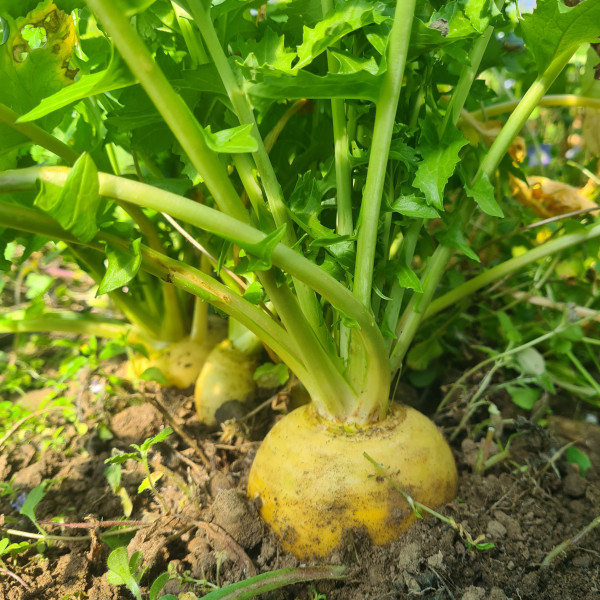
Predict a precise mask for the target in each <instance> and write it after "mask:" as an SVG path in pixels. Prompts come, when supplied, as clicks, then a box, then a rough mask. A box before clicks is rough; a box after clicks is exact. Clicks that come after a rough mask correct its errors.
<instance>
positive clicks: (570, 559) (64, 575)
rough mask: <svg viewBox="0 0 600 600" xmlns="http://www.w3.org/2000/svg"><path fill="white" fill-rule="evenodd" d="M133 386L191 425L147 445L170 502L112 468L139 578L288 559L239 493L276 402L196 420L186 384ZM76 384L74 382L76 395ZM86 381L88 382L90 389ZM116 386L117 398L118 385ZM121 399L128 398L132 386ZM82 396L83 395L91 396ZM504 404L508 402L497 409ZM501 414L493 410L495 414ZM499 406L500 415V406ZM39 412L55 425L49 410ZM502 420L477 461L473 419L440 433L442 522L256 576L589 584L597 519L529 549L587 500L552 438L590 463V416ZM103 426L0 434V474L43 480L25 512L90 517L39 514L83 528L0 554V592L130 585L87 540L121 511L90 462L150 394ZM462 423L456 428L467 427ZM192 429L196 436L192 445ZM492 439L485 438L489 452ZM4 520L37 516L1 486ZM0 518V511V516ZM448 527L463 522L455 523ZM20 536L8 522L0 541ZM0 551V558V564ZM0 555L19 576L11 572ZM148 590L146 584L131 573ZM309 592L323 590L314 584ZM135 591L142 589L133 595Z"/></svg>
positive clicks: (292, 590) (540, 587) (484, 599)
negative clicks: (327, 567) (501, 455)
mask: <svg viewBox="0 0 600 600" xmlns="http://www.w3.org/2000/svg"><path fill="white" fill-rule="evenodd" d="M146 391H147V395H146V398H147V399H148V398H150V399H151V398H158V399H159V400H160V401H162V403H163V405H166V406H170V407H171V408H170V410H169V411H168V413H169V420H170V421H171V424H173V423H174V424H175V425H176V426H178V427H179V428H180V430H182V431H183V432H184V434H187V436H190V437H189V438H188V442H186V441H185V440H184V439H182V437H180V435H176V434H173V435H172V436H171V438H170V440H169V442H167V443H162V444H160V445H159V446H155V451H153V453H152V468H153V469H154V470H159V471H162V472H163V476H162V478H161V479H160V481H159V482H158V483H157V486H158V488H159V489H160V491H161V493H162V496H163V498H164V502H165V503H166V505H167V507H168V510H169V513H168V514H165V512H164V510H162V509H161V506H160V505H159V503H158V502H157V501H156V499H154V498H153V497H152V496H151V495H150V494H149V492H147V491H146V492H143V493H141V494H137V486H138V485H139V483H140V482H141V481H142V479H143V477H144V474H143V472H142V470H141V468H140V465H139V464H137V463H133V462H131V461H130V462H129V463H126V464H125V465H124V472H123V480H122V483H123V485H124V487H125V488H126V489H127V491H128V493H129V495H130V497H131V499H132V500H133V512H132V514H131V517H130V520H132V521H136V522H137V521H139V522H143V524H144V527H139V524H135V523H134V524H133V527H137V532H136V533H135V535H134V536H133V538H132V539H131V541H130V542H129V546H128V549H129V553H130V554H131V553H132V552H133V551H134V550H140V551H142V552H143V556H144V561H145V563H146V564H147V565H149V570H148V572H147V575H146V576H145V577H144V579H143V580H142V585H146V586H147V584H148V581H151V580H152V579H153V578H154V577H155V576H157V575H158V574H159V573H161V572H163V571H165V570H166V569H167V566H168V565H169V564H170V565H171V569H172V570H174V571H176V572H177V573H179V574H180V575H182V576H183V575H184V574H185V575H186V577H187V579H188V581H187V582H186V581H185V577H182V578H181V579H180V581H176V580H172V581H171V582H169V584H168V585H167V588H166V589H165V590H163V592H162V593H167V592H170V593H174V594H177V593H179V592H181V591H186V590H191V591H193V592H194V593H196V594H197V595H198V596H201V595H202V593H203V592H205V591H206V590H207V588H202V587H201V586H199V585H198V584H197V583H194V582H193V581H189V579H190V578H192V579H196V580H207V581H209V582H213V583H218V584H219V585H224V584H227V583H230V582H234V581H238V580H241V579H244V578H246V577H248V576H250V575H253V574H256V573H263V572H266V571H271V570H273V569H278V568H282V567H288V566H298V561H296V560H295V559H294V558H293V557H292V556H290V555H289V554H287V553H286V552H284V551H283V550H282V549H281V547H280V545H279V544H278V542H277V540H276V539H274V537H273V536H272V535H271V534H270V532H269V531H268V529H267V527H265V526H264V525H263V523H262V522H261V521H260V519H259V517H258V514H257V510H256V507H255V506H253V505H252V504H251V503H249V502H248V501H247V500H246V498H245V494H244V489H245V483H246V478H247V474H248V469H249V466H250V464H251V461H252V458H253V455H254V453H255V452H256V448H257V447H258V444H259V442H258V441H247V439H244V437H242V436H240V435H236V434H239V433H240V432H241V431H242V430H243V431H244V432H245V433H246V438H247V437H248V436H255V437H258V436H259V435H261V434H264V431H265V430H266V428H267V427H268V426H269V425H270V424H272V422H273V419H274V418H276V416H277V414H278V413H277V412H274V411H273V410H271V408H270V407H269V406H268V405H267V406H266V407H265V408H263V409H262V410H261V411H260V412H259V413H258V416H257V417H255V418H254V419H255V420H254V421H251V420H249V421H247V422H245V423H243V424H242V425H239V424H238V425H235V426H233V425H231V426H228V427H227V428H226V431H225V432H224V433H223V432H221V434H216V433H214V432H213V433H211V432H207V431H205V430H202V428H201V427H200V425H198V423H197V422H196V421H195V418H194V416H193V412H192V401H191V399H190V397H189V395H186V394H176V393H174V392H171V391H168V392H160V391H157V390H154V389H153V388H151V385H148V388H147V390H146ZM83 396H85V394H84V395H83ZM90 396H91V394H90ZM125 400H126V401H127V399H125ZM133 401H135V399H134V400H133ZM90 403H91V400H90ZM78 408H79V409H81V413H82V414H81V416H82V417H84V418H85V416H86V411H89V414H92V413H94V411H96V412H95V414H98V412H99V411H98V410H97V406H92V405H90V406H86V405H85V401H82V404H81V406H80V407H78ZM507 410H510V409H507ZM463 414H464V406H462V412H461V405H460V404H456V405H455V406H454V407H452V409H451V410H449V411H447V413H446V414H445V416H444V420H443V423H440V425H444V426H445V428H446V432H447V433H449V432H451V431H452V428H453V427H455V426H456V424H457V423H458V422H459V421H460V419H461V418H462V416H463ZM503 416H505V415H503ZM511 416H513V415H511ZM48 418H49V423H50V424H54V426H59V425H65V423H64V422H61V421H60V418H59V417H58V416H56V415H53V414H51V415H50V416H49V417H48ZM514 422H515V423H516V424H517V425H513V426H511V427H512V428H511V427H506V428H505V431H504V432H503V433H502V435H501V437H500V440H499V441H500V442H501V443H503V444H505V443H506V440H507V439H508V436H509V435H510V434H512V433H515V431H516V429H515V428H518V430H519V431H520V432H521V435H519V436H517V437H516V438H514V439H513V441H512V445H511V453H510V457H509V458H508V459H506V460H503V461H500V462H499V463H498V464H497V465H495V466H494V467H493V468H491V469H489V470H488V471H487V472H486V473H485V474H483V475H478V474H474V472H473V471H474V468H473V467H474V462H475V460H476V457H477V452H478V450H479V449H482V448H483V447H484V445H485V441H484V440H479V439H478V437H477V435H476V434H475V433H474V432H473V431H467V432H465V433H464V436H463V439H462V440H461V439H460V436H457V439H456V441H454V442H453V450H454V452H455V456H456V460H457V464H458V467H459V472H460V486H459V492H458V499H456V500H455V501H453V502H452V503H450V504H448V505H446V506H443V507H441V508H440V512H441V513H443V514H444V515H446V516H448V517H453V518H454V520H455V521H456V523H457V524H458V525H459V526H458V527H457V528H456V529H453V528H451V527H450V526H448V525H447V524H445V523H442V522H440V521H439V520H437V519H435V518H433V517H427V518H425V519H424V520H421V521H417V523H416V524H415V525H414V526H413V527H412V528H411V529H410V530H409V531H408V532H407V533H406V534H405V535H404V536H403V537H402V539H400V540H398V541H397V542H396V543H394V544H392V545H391V546H388V547H382V548H380V547H372V546H371V545H370V544H369V540H368V539H365V536H364V535H362V534H361V532H360V531H358V532H356V531H355V532H349V534H348V536H347V539H346V540H345V542H344V544H343V545H342V547H341V548H339V549H338V550H337V551H336V552H334V553H333V555H332V556H330V557H329V560H327V561H325V563H326V564H338V565H339V564H344V565H347V566H348V571H347V578H346V579H345V580H344V581H326V582H323V581H322V582H315V583H313V584H311V585H308V584H297V585H295V586H289V587H286V588H283V589H282V590H279V591H275V592H270V593H269V594H267V595H265V596H264V597H265V598H268V599H270V600H277V599H279V600H284V599H290V600H296V599H297V600H309V599H310V600H314V599H317V598H318V599H322V598H326V599H327V600H359V599H360V600H376V599H378V600H383V599H405V598H415V599H417V598H422V599H429V600H434V599H435V600H454V599H456V600H459V599H460V600H505V599H507V598H510V599H514V600H517V599H519V600H526V599H531V600H534V599H535V600H539V599H543V600H554V599H556V600H565V599H573V600H575V599H576V600H592V599H597V598H600V529H597V530H594V531H591V532H590V533H588V534H587V535H585V536H583V537H582V538H581V539H580V540H579V541H578V543H577V544H575V545H573V546H572V547H570V548H568V549H567V550H566V551H565V552H563V553H561V554H559V555H558V556H557V557H556V558H555V559H554V560H553V561H552V563H551V565H550V566H549V567H542V566H541V563H542V561H543V560H544V557H545V556H546V555H547V553H548V552H549V551H550V550H551V549H552V548H553V547H554V546H556V545H557V544H559V543H561V542H563V541H565V540H568V539H569V538H572V537H573V536H575V535H576V534H577V533H578V532H579V531H580V530H581V529H582V528H583V527H585V526H586V525H588V524H589V523H590V522H591V521H592V520H593V519H594V518H595V517H597V516H598V514H599V513H600V478H599V475H598V473H599V471H598V470H595V469H594V468H591V469H589V470H588V472H587V473H586V477H585V478H583V477H581V476H580V475H579V473H578V472H577V470H576V469H575V468H574V467H573V466H572V465H569V464H567V463H566V462H565V460H564V458H563V455H562V453H561V452H560V449H561V448H562V447H563V446H564V444H565V443H567V442H571V441H578V444H579V446H580V447H581V449H583V450H585V451H586V452H587V453H588V454H589V455H591V457H592V460H595V461H596V462H595V464H596V465H599V464H600V431H599V430H600V428H598V426H594V425H582V424H575V423H574V422H573V421H570V420H569V419H558V418H557V419H554V420H553V421H551V424H550V426H549V428H547V429H541V428H539V427H537V426H535V425H533V424H531V423H529V422H528V421H526V420H525V419H523V418H520V419H516V420H515V421H514ZM108 424H109V425H110V428H111V430H112V432H113V434H114V436H115V437H114V438H113V439H112V440H110V441H103V440H102V439H101V438H100V436H99V435H98V433H97V431H98V429H97V428H94V427H90V431H89V433H88V434H86V435H84V436H77V435H76V434H75V431H74V429H72V426H70V425H68V424H67V425H66V427H65V429H64V431H63V433H62V435H63V436H65V437H66V438H67V441H68V443H67V446H66V450H65V451H61V452H56V451H52V450H46V451H43V452H40V448H39V447H36V446H35V445H33V444H19V445H16V444H12V445H11V444H10V443H7V444H5V445H4V447H3V448H1V449H0V450H1V451H2V454H0V481H5V482H8V481H10V480H11V479H13V478H14V487H15V488H16V489H18V490H19V491H25V492H27V491H29V490H31V489H32V488H33V487H35V486H36V485H39V484H40V483H41V482H42V481H44V480H52V484H51V485H50V487H49V488H48V490H47V493H46V496H45V497H44V499H43V500H42V502H41V503H40V504H39V506H38V508H37V511H36V514H37V518H38V519H39V520H40V521H49V520H51V519H55V518H60V519H64V520H65V521H68V522H72V523H77V522H80V523H85V522H87V523H88V527H87V529H83V528H60V527H57V526H51V525H44V527H45V528H46V530H47V531H48V532H50V533H52V534H55V535H59V534H60V535H69V536H73V535H87V536H89V534H90V532H91V533H92V534H93V535H92V538H93V539H95V540H96V541H91V540H90V539H88V537H86V538H84V539H83V540H82V541H81V542H78V541H70V542H62V541H61V542H53V543H51V544H48V545H47V547H46V548H45V550H44V551H43V553H42V554H37V553H36V552H35V551H33V550H30V551H29V552H28V553H27V554H25V555H21V556H19V557H17V558H16V559H15V560H14V561H12V560H6V561H5V565H4V566H5V567H6V570H4V571H3V572H0V598H2V599H6V600H33V599H35V600H58V599H63V598H65V599H71V598H73V599H75V598H88V599H90V600H108V599H117V598H119V599H120V598H123V599H125V598H132V597H133V596H131V595H130V594H129V592H128V591H126V590H125V588H124V587H116V586H112V585H109V584H108V582H107V581H106V577H105V573H106V570H107V568H106V558H107V555H108V553H109V551H110V550H109V548H108V546H107V545H106V544H105V543H103V542H102V541H97V540H98V536H99V535H100V534H102V533H103V532H105V531H106V530H107V529H108V528H107V527H103V526H102V524H101V523H100V522H101V521H109V520H114V519H122V518H123V508H122V505H121V502H120V500H119V498H118V497H117V496H116V495H115V494H113V493H112V491H111V490H110V488H109V486H108V484H107V481H106V478H105V476H104V469H105V467H106V465H105V464H104V459H106V458H107V457H108V456H110V451H111V449H112V448H120V449H122V450H129V447H128V444H130V443H132V442H137V443H140V442H141V441H143V440H144V439H145V438H146V437H148V436H151V435H153V434H155V433H157V432H158V431H159V430H160V429H161V428H162V427H163V426H164V425H165V424H166V423H165V416H164V415H163V414H161V413H160V412H159V411H158V410H157V409H156V408H155V406H153V405H152V404H151V403H144V404H141V405H139V404H138V405H135V406H129V407H126V408H122V409H121V410H118V411H117V412H115V413H114V416H113V417H112V418H111V419H110V421H109V423H108ZM467 434H469V435H467ZM190 439H191V440H196V442H197V446H198V450H199V451H201V452H202V453H203V455H204V456H203V457H202V456H200V452H199V451H198V450H194V449H193V448H190V446H189V441H190ZM495 451H497V446H496V445H495V444H492V445H491V454H493V453H494V452H495ZM2 514H4V520H5V524H4V527H5V528H11V529H17V530H21V531H29V532H35V531H36V530H35V529H34V528H33V526H32V524H31V522H29V520H28V519H26V518H25V517H23V516H21V515H19V513H18V511H17V510H16V509H15V508H14V507H13V506H12V504H11V499H10V498H9V497H7V496H5V497H3V498H0V515H2ZM0 526H2V517H1V516H0ZM464 532H467V533H468V534H469V535H470V536H471V537H472V539H475V538H477V537H478V536H480V535H484V536H485V541H486V542H493V544H494V547H493V548H492V549H489V550H476V549H474V548H469V547H468V543H467V542H466V541H465V539H467V538H466V536H467V533H464ZM461 533H462V536H461ZM20 539H21V538H18V537H16V536H11V541H13V542H17V541H20ZM0 566H1V565H0ZM7 571H10V572H12V573H14V574H15V575H16V576H17V577H19V578H20V579H21V582H19V581H17V580H16V579H15V578H14V577H12V576H11V575H10V574H9V573H8V572H7ZM143 590H144V592H145V593H146V594H147V591H148V589H147V587H144V588H143ZM319 594H323V596H321V595H319ZM144 597H145V598H146V597H147V595H145V596H144Z"/></svg>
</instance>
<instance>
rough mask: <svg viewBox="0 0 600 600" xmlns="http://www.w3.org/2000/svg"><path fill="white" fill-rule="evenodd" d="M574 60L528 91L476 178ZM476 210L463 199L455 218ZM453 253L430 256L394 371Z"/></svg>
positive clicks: (488, 170) (403, 326)
mask: <svg viewBox="0 0 600 600" xmlns="http://www.w3.org/2000/svg"><path fill="white" fill-rule="evenodd" d="M570 59H571V55H570V54H569V55H561V56H559V57H557V58H555V59H554V60H553V61H552V62H551V63H550V65H549V66H548V68H547V69H546V71H544V73H542V74H541V75H540V76H539V77H538V78H537V79H536V80H535V81H534V82H533V83H532V84H531V87H530V88H529V89H528V90H527V93H526V94H525V95H524V96H523V98H522V99H521V101H520V102H519V104H518V105H517V107H516V108H515V110H514V111H513V113H512V114H511V115H510V117H509V118H508V121H507V122H506V124H505V125H504V127H503V128H502V130H501V131H500V133H499V135H498V137H497V138H496V139H495V140H494V143H493V144H492V145H491V147H490V149H489V150H488V152H487V154H486V156H485V158H484V159H483V161H482V162H481V164H480V165H479V169H478V171H477V173H476V175H475V178H474V179H475V181H476V180H477V179H478V178H479V177H482V176H483V175H487V176H488V177H490V178H491V176H492V175H493V174H494V172H495V171H496V169H497V168H498V165H499V164H500V161H501V160H502V158H503V157H504V155H505V154H506V152H507V150H508V148H509V147H510V145H511V143H512V141H513V140H514V138H515V137H516V136H517V135H518V133H519V131H520V130H521V129H522V127H523V126H524V125H525V123H526V122H527V119H529V116H530V115H531V113H532V112H533V110H534V109H535V107H536V106H537V105H538V102H539V101H540V100H541V99H542V98H543V96H544V94H545V93H546V92H547V91H548V89H549V88H550V86H551V85H552V83H553V82H554V80H555V79H556V78H557V77H558V75H559V74H560V73H561V71H562V70H563V69H564V68H565V66H566V65H567V64H568V62H569V60H570ZM474 209H475V205H474V202H473V201H469V202H463V203H462V206H461V208H460V209H459V210H458V211H457V214H456V215H455V216H454V218H455V219H456V218H457V219H460V220H461V222H462V223H463V224H465V223H466V222H467V221H468V219H469V217H470V216H471V214H472V213H473V211H474ZM453 253H454V249H453V248H451V247H450V246H446V245H444V244H440V245H439V246H438V247H437V248H436V250H435V252H434V253H433V255H432V257H431V258H430V259H429V262H428V264H427V268H426V270H425V273H424V275H423V279H422V282H421V284H422V286H423V289H424V293H423V294H420V295H419V296H417V295H414V296H413V297H412V299H411V301H410V303H409V304H408V306H407V308H406V310H405V311H404V315H403V317H402V319H401V321H400V323H399V324H398V328H397V330H396V333H397V335H398V338H399V342H398V344H396V347H395V348H394V349H393V351H392V354H391V356H390V366H391V369H392V373H394V372H396V371H397V370H398V369H400V368H401V365H402V361H403V360H404V357H405V355H406V352H407V351H408V348H409V346H410V344H411V343H412V340H413V338H414V336H415V334H416V332H417V330H418V328H419V325H420V323H421V320H422V319H423V315H424V314H425V311H426V310H427V308H428V306H429V303H430V302H431V300H432V298H433V294H434V292H435V289H436V288H437V285H438V283H439V282H440V280H441V278H442V275H443V274H444V271H445V270H446V266H447V264H448V262H449V260H450V258H451V256H452V255H453Z"/></svg>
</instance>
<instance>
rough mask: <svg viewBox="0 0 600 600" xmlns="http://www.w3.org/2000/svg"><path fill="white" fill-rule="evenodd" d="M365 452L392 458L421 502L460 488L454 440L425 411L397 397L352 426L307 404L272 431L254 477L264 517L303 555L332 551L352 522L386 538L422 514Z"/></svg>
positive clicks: (431, 502) (445, 497) (392, 468)
mask: <svg viewBox="0 0 600 600" xmlns="http://www.w3.org/2000/svg"><path fill="white" fill-rule="evenodd" d="M364 453H367V454H368V455H369V456H370V457H372V458H373V459H374V460H375V461H377V462H378V463H381V464H383V465H384V466H389V471H388V473H389V476H390V477H391V478H392V480H393V481H394V482H396V484H397V485H398V486H399V487H400V489H402V490H404V491H406V492H407V493H408V494H410V496H411V497H412V498H414V499H415V500H417V501H418V502H421V503H423V504H425V505H427V506H430V507H435V506H439V505H440V504H443V503H445V502H449V501H450V500H452V499H453V498H454V497H455V496H456V488H457V472H456V466H455V464H454V459H453V457H452V453H451V451H450V448H449V447H448V445H447V444H446V442H445V440H444V438H443V437H442V435H441V433H440V432H439V431H438V429H437V428H436V427H435V425H434V424H433V423H432V422H431V421H430V420H429V419H427V418H426V417H425V416H423V415H422V414H421V413H419V412H418V411H416V410H414V409H412V408H409V407H407V406H402V405H395V406H394V408H393V409H392V413H391V415H390V416H389V417H388V418H387V419H385V420H384V421H382V422H379V423H375V424H373V425H366V426H361V427H360V428H358V429H356V430H354V431H351V430H350V428H349V427H348V426H347V425H346V426H345V425H343V424H337V423H331V422H327V421H324V420H322V419H321V418H320V417H319V416H318V415H317V413H316V411H315V408H314V406H313V405H307V406H302V407H300V408H298V409H296V410H294V411H293V412H291V413H290V414H289V415H288V416H286V417H284V418H283V419H282V420H281V421H279V422H278V423H277V424H276V425H275V427H274V428H273V429H272V430H271V431H270V432H269V434H268V435H267V437H266V438H265V440H264V442H263V443H262V445H261V446H260V448H259V450H258V453H257V455H256V458H255V459H254V463H253V465H252V468H251V471H250V478H249V481H248V496H249V497H250V498H251V499H256V498H259V499H260V502H261V507H260V513H261V516H262V518H263V519H264V520H265V521H266V522H267V523H268V524H269V525H270V526H271V527H272V529H273V530H274V532H275V533H276V534H277V535H278V537H279V538H280V540H281V541H282V544H283V546H284V547H285V548H286V549H287V550H289V551H290V552H292V553H293V554H294V555H296V556H297V557H298V558H300V559H301V560H309V559H312V558H315V557H319V558H323V557H325V556H327V555H328V554H329V553H330V552H331V551H332V550H334V549H335V548H336V547H337V546H338V545H339V544H340V541H341V540H342V534H343V533H344V531H346V530H352V529H357V530H358V529H360V530H363V531H366V532H367V533H368V534H369V536H370V538H371V541H372V542H373V543H374V544H377V545H383V544H386V543H388V542H391V541H392V540H395V539H397V538H398V536H399V535H400V533H402V532H403V531H404V530H405V529H406V528H407V527H408V526H409V525H410V523H411V522H412V521H413V519H414V518H415V517H414V515H413V512H412V510H411V508H410V506H409V504H408V502H407V501H406V500H405V499H404V497H403V496H402V495H401V494H400V493H399V492H398V491H396V490H395V489H393V488H392V486H391V485H390V484H389V483H388V482H387V481H386V480H385V479H384V478H382V477H378V476H376V473H375V470H374V467H373V465H372V464H371V463H370V462H369V461H368V460H367V459H366V458H365V457H364Z"/></svg>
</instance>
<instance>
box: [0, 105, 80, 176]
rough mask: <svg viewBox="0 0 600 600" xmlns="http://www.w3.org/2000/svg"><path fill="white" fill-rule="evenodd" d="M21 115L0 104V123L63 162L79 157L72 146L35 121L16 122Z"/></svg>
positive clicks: (70, 162)
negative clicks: (58, 157)
mask: <svg viewBox="0 0 600 600" xmlns="http://www.w3.org/2000/svg"><path fill="white" fill-rule="evenodd" d="M20 116H21V115H20V114H18V113H16V112H15V111H14V110H12V109H11V108H9V107H8V106H6V105H4V104H0V123H4V124H5V125H8V126H9V127H10V128H12V129H14V130H15V131H18V132H19V133H21V134H23V135H24V136H26V137H28V138H29V139H30V140H31V141H32V142H33V143H34V144H37V145H38V146H41V147H42V148H46V150H50V152H53V153H54V154H56V156H60V157H61V158H62V159H63V160H64V161H65V162H67V163H69V164H70V165H73V164H74V163H75V161H76V160H77V159H78V158H79V154H78V153H77V152H75V150H73V149H72V148H70V147H69V146H67V145H66V144H65V143H63V142H61V141H60V140H59V139H57V138H55V137H54V136H53V135H51V134H49V133H48V132H47V131H45V130H44V129H42V128H41V127H40V126H39V125H36V124H35V123H17V122H16V121H17V119H18V118H19V117H20Z"/></svg>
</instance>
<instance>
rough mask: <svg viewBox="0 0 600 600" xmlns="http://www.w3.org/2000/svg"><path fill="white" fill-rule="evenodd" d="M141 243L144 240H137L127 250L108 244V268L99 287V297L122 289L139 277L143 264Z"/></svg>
mask: <svg viewBox="0 0 600 600" xmlns="http://www.w3.org/2000/svg"><path fill="white" fill-rule="evenodd" d="M141 243H142V239H141V238H137V239H135V240H133V241H132V242H131V243H130V244H129V247H128V248H127V250H123V249H122V248H119V247H118V246H111V245H110V244H108V243H107V244H106V258H107V259H108V266H107V267H106V272H105V273H104V277H103V278H102V281H101V282H100V284H99V285H98V292H97V294H96V295H97V296H100V295H101V294H107V293H108V292H112V291H114V290H116V289H119V288H122V287H123V286H124V285H127V284H128V283H129V282H130V281H131V280H132V279H133V278H134V277H135V276H136V275H137V272H138V271H139V269H140V265H141V264H142V253H141V250H140V248H141Z"/></svg>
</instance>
